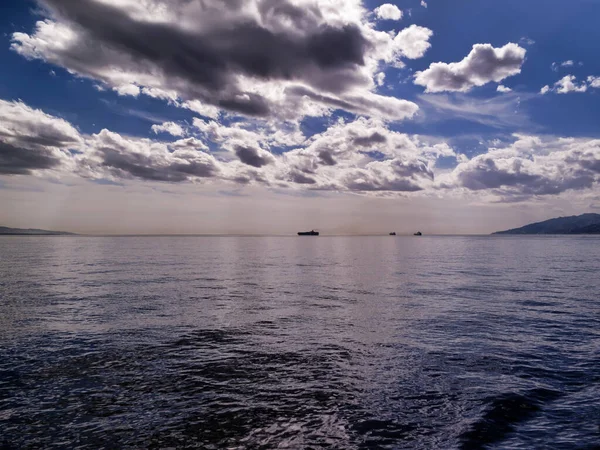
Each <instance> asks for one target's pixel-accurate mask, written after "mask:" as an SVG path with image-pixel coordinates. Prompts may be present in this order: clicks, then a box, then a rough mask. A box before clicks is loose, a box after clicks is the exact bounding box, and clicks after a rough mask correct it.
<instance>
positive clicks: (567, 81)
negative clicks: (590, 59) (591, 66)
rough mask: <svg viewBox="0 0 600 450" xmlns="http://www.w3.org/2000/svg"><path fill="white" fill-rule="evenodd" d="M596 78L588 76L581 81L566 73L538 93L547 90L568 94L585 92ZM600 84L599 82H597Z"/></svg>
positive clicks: (547, 91)
mask: <svg viewBox="0 0 600 450" xmlns="http://www.w3.org/2000/svg"><path fill="white" fill-rule="evenodd" d="M595 83H596V80H595V79H594V77H588V79H587V81H582V82H581V83H578V82H577V77H576V76H575V75H566V76H565V77H563V78H561V79H560V80H558V81H557V82H556V83H554V85H553V86H552V87H550V86H548V85H546V86H544V87H543V88H542V89H541V90H540V93H541V94H542V95H543V94H547V93H549V92H555V93H557V94H570V93H573V92H587V90H588V88H590V87H597V86H594V84H595ZM598 86H600V83H598Z"/></svg>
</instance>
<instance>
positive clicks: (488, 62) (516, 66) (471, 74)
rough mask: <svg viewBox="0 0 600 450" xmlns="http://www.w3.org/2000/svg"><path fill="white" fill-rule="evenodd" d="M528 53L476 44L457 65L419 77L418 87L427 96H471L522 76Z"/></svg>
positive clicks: (439, 65)
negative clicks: (451, 93)
mask: <svg viewBox="0 0 600 450" xmlns="http://www.w3.org/2000/svg"><path fill="white" fill-rule="evenodd" d="M525 54H526V50H525V49H524V48H522V47H519V46H518V45H517V44H513V43H509V44H506V45H505V46H504V47H501V48H494V47H492V46H491V45H490V44H476V45H474V46H473V50H472V51H471V53H469V55H468V56H467V57H466V58H465V59H463V60H462V61H460V62H456V63H450V64H446V63H442V62H438V63H433V64H431V66H429V68H428V69H426V70H424V71H422V72H417V73H416V74H415V81H414V82H415V84H417V85H420V86H424V87H425V88H426V92H444V91H459V92H467V91H469V90H471V89H472V88H474V87H476V86H483V85H484V84H487V83H489V82H492V81H494V82H500V81H502V80H504V79H505V78H508V77H510V76H513V75H517V74H519V73H520V72H521V66H522V65H523V62H524V61H525Z"/></svg>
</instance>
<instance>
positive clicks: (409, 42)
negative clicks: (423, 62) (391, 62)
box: [393, 25, 433, 59]
mask: <svg viewBox="0 0 600 450" xmlns="http://www.w3.org/2000/svg"><path fill="white" fill-rule="evenodd" d="M431 36H433V31H431V30H430V29H429V28H425V27H420V26H418V25H411V26H410V27H408V28H405V29H404V30H402V31H400V32H399V33H398V34H397V35H396V37H395V38H394V43H393V48H394V50H395V52H397V53H398V54H399V55H401V56H404V57H406V58H408V59H418V58H422V57H423V56H424V55H425V53H426V52H427V50H429V48H430V47H431V44H430V43H429V39H431Z"/></svg>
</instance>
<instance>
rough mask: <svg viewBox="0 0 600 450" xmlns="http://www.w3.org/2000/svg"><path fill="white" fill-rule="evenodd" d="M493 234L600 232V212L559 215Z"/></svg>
mask: <svg viewBox="0 0 600 450" xmlns="http://www.w3.org/2000/svg"><path fill="white" fill-rule="evenodd" d="M492 234H517V235H518V234H600V214H592V213H588V214H582V215H580V216H569V217H557V218H555V219H549V220H545V221H543V222H536V223H531V224H529V225H525V226H523V227H521V228H513V229H511V230H505V231H497V232H495V233H492Z"/></svg>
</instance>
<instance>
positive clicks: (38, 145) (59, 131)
mask: <svg viewBox="0 0 600 450" xmlns="http://www.w3.org/2000/svg"><path fill="white" fill-rule="evenodd" d="M80 144H81V136H80V135H79V132H78V131H77V130H76V129H75V128H74V127H73V126H72V125H71V124H70V123H68V122H67V121H65V120H63V119H60V118H57V117H53V116H50V115H48V114H46V113H44V112H42V111H40V110H37V109H33V108H30V107H29V106H27V105H25V104H24V103H22V102H7V101H4V100H0V174H7V175H19V174H21V175H26V174H30V173H32V171H35V170H40V169H62V168H65V167H66V166H68V164H69V161H70V159H71V158H70V153H69V150H70V149H73V150H76V149H78V148H79V146H80Z"/></svg>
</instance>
